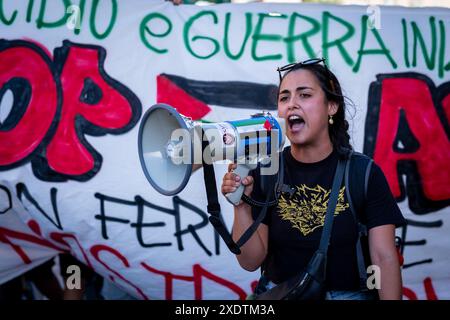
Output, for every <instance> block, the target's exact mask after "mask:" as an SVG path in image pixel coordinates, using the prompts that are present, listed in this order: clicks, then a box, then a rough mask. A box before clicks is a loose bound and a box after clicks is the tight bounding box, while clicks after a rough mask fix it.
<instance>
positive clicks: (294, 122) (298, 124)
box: [288, 114, 305, 132]
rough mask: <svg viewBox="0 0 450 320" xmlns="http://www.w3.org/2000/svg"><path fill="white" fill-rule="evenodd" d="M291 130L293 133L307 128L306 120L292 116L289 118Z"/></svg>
mask: <svg viewBox="0 0 450 320" xmlns="http://www.w3.org/2000/svg"><path fill="white" fill-rule="evenodd" d="M288 124H289V129H291V131H292V132H298V131H300V130H301V129H302V128H303V127H304V126H305V120H303V118H302V117H301V116H299V115H296V114H294V115H292V116H289V117H288Z"/></svg>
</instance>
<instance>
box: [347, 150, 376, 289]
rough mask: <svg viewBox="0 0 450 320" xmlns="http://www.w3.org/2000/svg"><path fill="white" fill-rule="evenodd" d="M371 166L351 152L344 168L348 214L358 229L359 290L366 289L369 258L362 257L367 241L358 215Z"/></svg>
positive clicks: (370, 163) (364, 198) (364, 159)
mask: <svg viewBox="0 0 450 320" xmlns="http://www.w3.org/2000/svg"><path fill="white" fill-rule="evenodd" d="M372 164H373V160H372V159H370V158H369V157H367V156H365V155H363V154H361V153H358V152H353V151H351V152H350V155H349V161H347V165H346V168H345V192H346V195H347V200H348V203H349V206H350V212H351V213H352V215H353V218H354V219H355V222H356V224H357V228H358V240H357V243H356V256H357V263H358V272H359V282H360V287H361V288H366V282H367V272H366V260H367V259H369V258H370V257H369V256H368V254H366V255H364V250H363V245H362V242H363V241H367V227H366V225H365V224H364V223H363V221H361V219H360V214H361V212H363V210H364V203H365V201H366V199H367V191H368V185H369V177H370V171H371V168H372ZM365 244H367V243H365Z"/></svg>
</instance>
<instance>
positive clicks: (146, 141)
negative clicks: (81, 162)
mask: <svg viewBox="0 0 450 320" xmlns="http://www.w3.org/2000/svg"><path fill="white" fill-rule="evenodd" d="M285 132H286V131H285V120H284V119H283V118H278V117H273V116H272V115H271V114H270V113H260V114H256V115H253V116H252V117H251V118H249V119H243V120H236V121H225V122H217V123H207V122H203V121H193V120H192V119H190V118H188V117H185V116H183V115H181V114H179V113H178V112H177V111H176V110H175V109H174V108H173V107H171V106H169V105H167V104H162V103H159V104H156V105H153V106H152V107H151V108H150V109H148V110H147V112H146V113H145V114H144V116H143V118H142V121H141V125H140V128H139V135H138V148H139V159H140V162H141V165H142V169H143V171H144V174H145V176H146V178H147V180H148V181H149V182H150V184H151V185H152V186H153V187H154V188H155V189H156V190H157V191H158V192H159V193H161V194H163V195H175V194H177V193H179V192H181V191H182V190H183V189H184V188H185V186H186V185H187V183H188V181H189V178H190V176H191V174H192V172H193V171H194V170H196V169H198V168H199V167H201V166H202V165H203V164H204V163H205V162H207V163H208V164H210V163H211V162H215V161H221V160H231V161H233V162H236V163H237V164H238V165H237V168H236V169H235V170H234V172H235V173H236V174H238V175H239V176H240V177H242V178H243V177H245V176H247V175H248V173H249V171H250V170H252V169H254V168H256V166H257V164H258V162H264V161H271V160H276V161H277V160H278V152H279V151H280V150H281V149H282V147H283V145H284V142H285ZM205 141H206V142H207V145H208V148H206V149H205ZM274 155H275V157H272V156H274ZM276 161H272V162H273V163H274V164H276ZM269 168H270V169H271V170H272V171H273V170H275V172H272V173H270V172H268V173H267V174H274V173H276V170H277V169H278V167H277V165H271V166H270V167H269ZM265 169H266V170H268V169H267V168H265ZM269 171H270V170H269ZM243 191H244V186H243V185H242V184H241V185H240V187H238V188H237V190H236V191H235V192H233V193H229V194H227V195H226V198H227V200H228V201H229V202H230V203H232V204H238V203H239V201H240V199H241V197H242V193H243Z"/></svg>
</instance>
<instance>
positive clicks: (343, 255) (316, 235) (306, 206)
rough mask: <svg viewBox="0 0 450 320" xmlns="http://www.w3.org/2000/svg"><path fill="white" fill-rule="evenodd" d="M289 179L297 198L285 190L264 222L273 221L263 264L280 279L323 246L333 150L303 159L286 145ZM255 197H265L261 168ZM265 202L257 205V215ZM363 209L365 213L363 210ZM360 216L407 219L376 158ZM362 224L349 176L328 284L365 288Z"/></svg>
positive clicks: (382, 221)
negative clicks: (360, 262)
mask: <svg viewBox="0 0 450 320" xmlns="http://www.w3.org/2000/svg"><path fill="white" fill-rule="evenodd" d="M283 155H284V161H285V162H284V163H285V175H284V183H285V184H289V185H291V186H293V187H295V193H294V195H293V197H292V198H290V197H289V196H288V194H282V195H281V196H280V198H279V201H278V205H277V206H276V207H275V206H274V207H272V208H271V209H270V210H268V212H267V215H266V217H265V219H264V220H263V223H264V224H266V225H268V227H269V249H268V254H267V257H266V260H265V261H264V264H263V269H264V271H265V275H266V276H267V277H268V278H269V279H270V280H271V281H273V282H275V283H280V282H282V281H285V280H287V279H289V278H290V277H291V276H294V275H296V274H297V273H298V272H300V271H301V270H302V269H303V268H304V267H305V266H306V265H307V264H308V262H309V260H310V258H311V257H312V255H313V254H314V252H315V251H316V250H317V248H318V247H319V242H320V237H321V234H322V229H323V223H324V218H325V213H326V210H327V205H328V198H329V194H330V191H331V185H332V182H333V177H334V173H335V171H336V167H337V162H338V157H339V155H338V153H337V152H336V151H333V152H332V153H331V154H330V155H329V156H328V157H327V158H325V159H323V160H321V161H318V162H314V163H302V162H299V161H297V160H295V159H294V157H293V156H292V155H291V152H290V147H287V148H285V149H284V150H283ZM251 174H252V176H253V177H254V179H255V184H254V189H253V193H252V195H251V196H252V198H254V199H256V200H259V201H264V200H265V194H263V192H262V190H261V183H260V179H261V177H260V172H259V170H254V171H253V172H252V173H251ZM260 210H261V208H260V207H253V208H252V214H253V217H254V219H256V217H257V216H258V214H259V212H260ZM358 214H360V213H358ZM361 215H364V216H360V219H361V220H362V221H367V224H366V226H367V229H368V230H369V229H370V228H373V227H376V226H381V225H386V224H394V225H396V226H400V225H403V224H404V222H405V220H404V218H403V216H402V214H401V212H400V209H399V208H398V206H397V203H396V202H395V199H394V198H393V196H392V193H391V191H390V189H389V185H388V183H387V181H386V178H385V176H384V174H383V172H382V171H381V169H380V167H379V166H377V165H376V164H375V163H374V164H373V166H372V170H371V174H370V177H369V186H368V195H367V201H366V203H365V205H364V212H363V213H361ZM357 238H358V233H357V225H356V223H355V220H354V218H353V215H352V213H351V211H350V207H349V204H348V201H347V197H346V194H345V185H344V182H343V183H342V185H341V189H340V192H339V198H338V203H337V206H336V211H335V219H334V222H333V228H332V233H331V242H330V246H329V248H328V261H327V277H326V282H327V283H326V287H327V289H329V290H356V289H358V288H359V273H358V267H357V256H356V242H357Z"/></svg>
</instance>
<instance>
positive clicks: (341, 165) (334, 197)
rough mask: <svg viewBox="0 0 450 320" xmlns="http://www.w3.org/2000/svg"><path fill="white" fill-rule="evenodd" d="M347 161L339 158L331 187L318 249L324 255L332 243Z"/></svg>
mask: <svg viewBox="0 0 450 320" xmlns="http://www.w3.org/2000/svg"><path fill="white" fill-rule="evenodd" d="M346 162H348V161H345V160H343V159H341V158H339V161H338V164H337V167H336V172H335V174H334V178H333V185H332V187H331V192H330V198H329V199H328V207H327V212H326V215H325V222H324V225H323V230H322V236H321V238H320V245H319V249H318V251H320V252H322V253H324V256H326V253H327V251H328V245H329V244H330V236H331V230H332V227H333V220H334V212H335V210H336V205H337V201H338V197H339V191H340V189H341V184H342V179H343V177H344V171H345V163H346Z"/></svg>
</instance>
